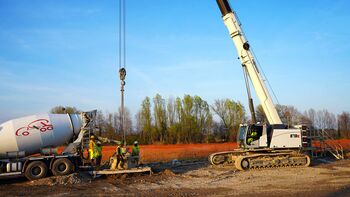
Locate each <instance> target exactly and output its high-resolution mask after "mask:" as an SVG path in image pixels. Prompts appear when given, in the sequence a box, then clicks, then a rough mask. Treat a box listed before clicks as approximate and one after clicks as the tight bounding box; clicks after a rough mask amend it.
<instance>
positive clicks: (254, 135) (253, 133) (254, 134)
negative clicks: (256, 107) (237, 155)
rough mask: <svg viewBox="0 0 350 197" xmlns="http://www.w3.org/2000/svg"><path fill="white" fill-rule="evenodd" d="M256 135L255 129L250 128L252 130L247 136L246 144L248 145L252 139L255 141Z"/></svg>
mask: <svg viewBox="0 0 350 197" xmlns="http://www.w3.org/2000/svg"><path fill="white" fill-rule="evenodd" d="M257 137H258V133H257V132H256V130H255V129H253V130H252V132H251V133H250V135H249V138H248V139H247V144H248V145H250V144H251V143H252V142H253V141H255V140H256V139H257Z"/></svg>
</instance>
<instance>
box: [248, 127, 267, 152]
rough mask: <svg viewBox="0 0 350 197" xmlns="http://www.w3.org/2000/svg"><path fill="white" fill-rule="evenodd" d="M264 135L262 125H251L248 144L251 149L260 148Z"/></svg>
mask: <svg viewBox="0 0 350 197" xmlns="http://www.w3.org/2000/svg"><path fill="white" fill-rule="evenodd" d="M262 135H263V126H262V125H250V127H248V130H247V135H246V144H247V145H248V146H251V147H259V139H260V137H261V136H262Z"/></svg>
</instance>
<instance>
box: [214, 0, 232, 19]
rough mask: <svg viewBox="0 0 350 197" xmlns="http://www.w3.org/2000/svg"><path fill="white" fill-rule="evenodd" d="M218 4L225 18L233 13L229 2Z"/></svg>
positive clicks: (223, 0)
mask: <svg viewBox="0 0 350 197" xmlns="http://www.w3.org/2000/svg"><path fill="white" fill-rule="evenodd" d="M216 3H217V4H218V6H219V8H220V11H221V14H222V16H225V15H226V14H228V13H231V12H232V9H231V6H230V3H229V2H228V0H216Z"/></svg>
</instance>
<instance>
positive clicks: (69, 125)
mask: <svg viewBox="0 0 350 197" xmlns="http://www.w3.org/2000/svg"><path fill="white" fill-rule="evenodd" d="M95 116H96V111H91V112H83V113H81V114H41V115H32V116H27V117H23V118H18V119H13V120H10V121H7V122H5V123H3V124H1V125H0V177H10V176H18V175H24V176H25V177H27V178H28V179H29V180H35V179H40V178H43V177H45V176H46V175H47V174H49V173H52V174H53V175H67V174H70V173H72V172H74V171H75V170H76V169H77V168H79V167H83V166H84V165H85V164H86V163H87V161H88V158H84V155H85V154H83V153H84V151H85V150H86V149H87V148H88V143H89V137H90V135H91V133H92V132H93V129H94V128H95ZM63 145H68V146H66V148H65V149H64V150H63V152H62V153H60V154H58V153H57V148H56V147H58V146H63ZM85 166H86V165H85Z"/></svg>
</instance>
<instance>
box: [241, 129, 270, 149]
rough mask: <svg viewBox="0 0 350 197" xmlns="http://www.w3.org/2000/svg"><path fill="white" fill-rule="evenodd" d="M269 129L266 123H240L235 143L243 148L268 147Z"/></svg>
mask: <svg viewBox="0 0 350 197" xmlns="http://www.w3.org/2000/svg"><path fill="white" fill-rule="evenodd" d="M270 130H271V129H269V127H268V126H267V125H266V124H264V125H263V124H241V125H240V127H239V132H238V136H237V143H238V144H239V147H240V148H243V149H251V148H265V147H268V144H269V143H268V142H269V140H268V136H269V133H270Z"/></svg>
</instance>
